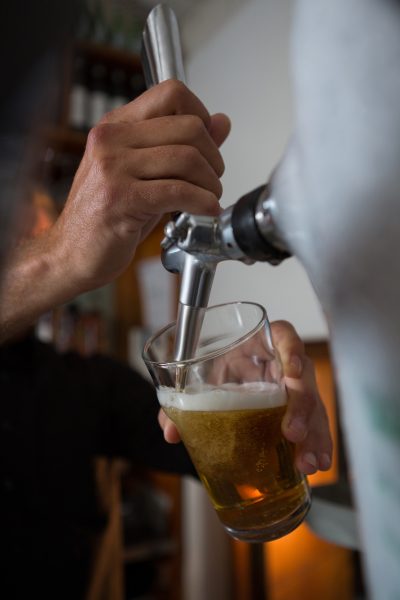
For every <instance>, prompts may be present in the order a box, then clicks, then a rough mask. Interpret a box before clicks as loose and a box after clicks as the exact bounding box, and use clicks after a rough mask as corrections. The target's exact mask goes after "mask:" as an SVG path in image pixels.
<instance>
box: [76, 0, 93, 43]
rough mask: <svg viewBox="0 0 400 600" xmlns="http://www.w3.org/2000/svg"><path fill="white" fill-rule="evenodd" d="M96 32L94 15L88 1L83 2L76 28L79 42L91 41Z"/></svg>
mask: <svg viewBox="0 0 400 600" xmlns="http://www.w3.org/2000/svg"><path fill="white" fill-rule="evenodd" d="M93 31H94V15H93V13H92V11H91V10H90V8H89V6H88V2H87V1H82V2H81V10H80V15H79V20H78V25H77V28H76V38H77V39H78V40H90V39H91V38H92V37H93Z"/></svg>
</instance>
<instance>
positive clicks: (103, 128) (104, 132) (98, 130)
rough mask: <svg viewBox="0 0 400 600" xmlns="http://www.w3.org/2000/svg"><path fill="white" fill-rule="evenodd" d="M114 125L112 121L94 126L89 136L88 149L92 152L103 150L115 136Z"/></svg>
mask: <svg viewBox="0 0 400 600" xmlns="http://www.w3.org/2000/svg"><path fill="white" fill-rule="evenodd" d="M113 130H114V128H113V126H112V125H111V123H106V122H103V121H102V122H100V123H98V124H97V125H95V127H93V128H92V129H91V130H90V131H89V134H88V137H87V145H86V147H87V149H88V150H89V151H91V152H96V151H98V150H102V149H103V148H104V146H107V145H108V144H109V143H110V141H111V139H112V138H113Z"/></svg>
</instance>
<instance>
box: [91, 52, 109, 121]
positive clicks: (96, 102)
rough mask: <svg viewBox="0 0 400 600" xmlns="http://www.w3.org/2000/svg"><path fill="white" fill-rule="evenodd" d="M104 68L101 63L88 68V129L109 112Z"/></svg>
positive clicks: (105, 70)
mask: <svg viewBox="0 0 400 600" xmlns="http://www.w3.org/2000/svg"><path fill="white" fill-rule="evenodd" d="M107 75H108V73H107V69H106V66H105V65H104V64H103V63H101V62H96V63H93V64H92V65H91V66H90V91H89V98H88V104H87V106H88V113H87V124H88V127H89V128H90V127H94V125H96V123H98V121H100V119H101V118H102V117H103V116H104V115H105V113H106V112H107V111H108V110H109V108H108V107H109V92H108V77H107Z"/></svg>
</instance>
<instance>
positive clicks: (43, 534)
mask: <svg viewBox="0 0 400 600" xmlns="http://www.w3.org/2000/svg"><path fill="white" fill-rule="evenodd" d="M158 410H159V406H158V401H157V397H156V394H155V391H154V389H153V386H152V385H151V384H150V383H148V382H147V381H146V380H144V379H143V378H142V377H141V376H140V375H139V374H138V373H136V372H135V371H133V370H132V369H131V368H129V367H128V366H126V365H124V364H121V363H118V362H116V361H114V360H112V359H110V358H108V357H104V356H94V357H91V358H82V357H81V356H79V355H77V354H72V353H70V354H64V355H60V354H58V353H57V352H56V351H55V350H54V348H53V347H52V346H50V345H47V344H43V343H41V342H39V341H37V340H36V339H35V338H33V337H29V338H27V339H25V340H23V341H21V342H19V343H16V344H13V345H10V346H5V347H2V348H0V529H1V531H0V550H1V556H3V557H6V558H5V559H4V560H2V559H1V558H0V597H1V598H3V594H2V592H1V590H2V589H3V590H4V587H3V585H2V581H3V582H6V581H8V584H7V587H8V586H10V587H9V590H8V591H7V593H6V595H4V599H5V600H6V599H7V600H8V599H13V598H18V599H19V598H21V599H22V598H25V594H26V593H27V592H30V593H31V594H33V593H34V592H36V591H37V592H38V593H39V595H40V597H41V598H47V597H48V598H54V599H60V598H73V599H75V598H76V599H78V598H80V597H83V594H84V589H85V587H86V583H87V576H88V572H89V565H90V558H91V553H92V542H93V536H94V535H96V533H99V532H101V531H102V529H103V528H104V527H105V525H106V515H105V514H104V513H103V511H102V510H101V508H100V506H99V504H98V498H97V494H96V485H95V479H94V475H95V473H94V459H95V458H96V457H98V456H107V457H124V458H128V459H131V460H132V461H134V462H135V463H136V464H138V465H139V464H141V465H144V466H147V467H152V468H155V469H161V470H167V471H170V472H176V473H182V474H183V473H191V474H194V469H193V466H192V464H191V462H190V459H189V458H188V455H187V454H186V451H185V449H184V447H183V445H182V444H179V445H170V444H167V443H166V442H165V441H164V439H163V435H162V432H161V429H160V427H159V425H158V422H157V413H158ZM47 588H48V589H47ZM46 594H47V595H46Z"/></svg>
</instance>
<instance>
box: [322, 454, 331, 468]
mask: <svg viewBox="0 0 400 600" xmlns="http://www.w3.org/2000/svg"><path fill="white" fill-rule="evenodd" d="M330 466H331V457H330V456H329V454H321V456H320V457H319V468H320V469H322V470H323V471H326V470H328V469H329V468H330Z"/></svg>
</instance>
